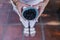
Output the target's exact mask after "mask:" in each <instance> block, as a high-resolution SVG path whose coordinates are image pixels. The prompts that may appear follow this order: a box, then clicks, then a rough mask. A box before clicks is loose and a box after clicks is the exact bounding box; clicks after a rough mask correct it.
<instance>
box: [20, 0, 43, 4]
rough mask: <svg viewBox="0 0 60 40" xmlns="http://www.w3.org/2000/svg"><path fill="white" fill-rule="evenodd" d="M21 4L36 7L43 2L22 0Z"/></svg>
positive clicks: (41, 0)
mask: <svg viewBox="0 0 60 40" xmlns="http://www.w3.org/2000/svg"><path fill="white" fill-rule="evenodd" d="M20 2H22V3H25V4H28V5H36V4H38V3H40V2H43V0H20Z"/></svg>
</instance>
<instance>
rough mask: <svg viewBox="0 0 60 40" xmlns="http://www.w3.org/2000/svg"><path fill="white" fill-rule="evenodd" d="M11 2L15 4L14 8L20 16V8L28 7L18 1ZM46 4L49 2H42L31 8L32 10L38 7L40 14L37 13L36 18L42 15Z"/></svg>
mask: <svg viewBox="0 0 60 40" xmlns="http://www.w3.org/2000/svg"><path fill="white" fill-rule="evenodd" d="M13 1H14V2H15V3H16V7H17V9H18V11H19V12H20V15H21V8H22V7H24V6H26V7H28V6H30V5H28V4H24V3H21V2H20V1H19V0H13ZM48 2H49V0H44V1H43V2H41V3H39V4H36V5H33V6H32V7H34V8H36V7H39V11H40V13H39V15H38V17H37V18H39V17H40V15H41V14H42V13H43V11H44V9H45V7H46V6H47V4H48Z"/></svg>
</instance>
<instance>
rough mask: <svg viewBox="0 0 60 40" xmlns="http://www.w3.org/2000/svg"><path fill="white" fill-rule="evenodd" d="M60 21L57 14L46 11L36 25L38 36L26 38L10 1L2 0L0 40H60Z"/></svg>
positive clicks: (0, 4)
mask: <svg viewBox="0 0 60 40" xmlns="http://www.w3.org/2000/svg"><path fill="white" fill-rule="evenodd" d="M58 20H59V18H58V15H57V14H56V13H54V12H50V11H48V10H46V12H44V13H43V14H42V15H41V17H40V18H39V22H38V23H36V25H35V28H36V31H37V33H36V36H34V37H31V36H29V37H25V36H24V34H23V25H22V24H21V22H20V21H19V16H18V15H17V13H15V12H14V11H13V10H12V5H11V4H10V3H9V0H0V40H60V25H59V24H60V22H59V21H58ZM43 34H44V35H43Z"/></svg>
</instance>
